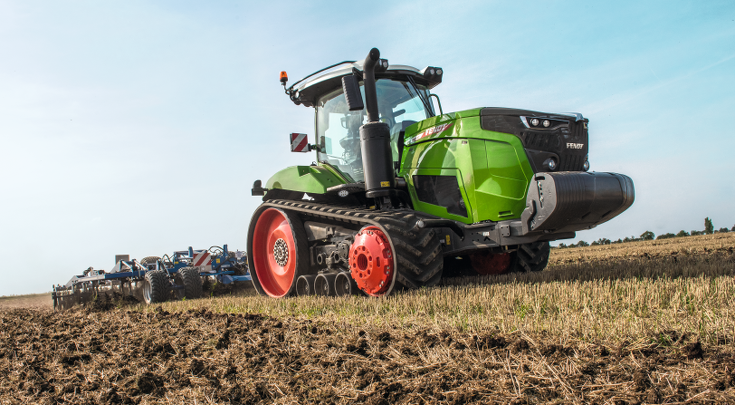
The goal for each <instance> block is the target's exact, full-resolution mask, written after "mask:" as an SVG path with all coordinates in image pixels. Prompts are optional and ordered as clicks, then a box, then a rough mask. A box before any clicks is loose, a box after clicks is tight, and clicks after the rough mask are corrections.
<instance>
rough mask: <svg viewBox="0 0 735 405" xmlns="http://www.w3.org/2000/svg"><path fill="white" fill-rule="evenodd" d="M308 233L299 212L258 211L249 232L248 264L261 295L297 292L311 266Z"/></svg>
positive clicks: (283, 295)
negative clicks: (303, 276) (297, 286)
mask: <svg viewBox="0 0 735 405" xmlns="http://www.w3.org/2000/svg"><path fill="white" fill-rule="evenodd" d="M307 243H308V242H307V238H306V232H305V231H304V227H303V224H302V222H301V220H300V219H299V218H298V216H296V215H295V214H293V213H291V212H288V211H284V210H281V209H278V208H268V207H266V208H261V209H259V210H257V211H256V212H255V214H254V215H253V219H252V220H251V221H250V229H249V231H248V263H250V265H251V273H250V275H251V277H252V279H253V286H255V289H256V290H257V291H258V293H260V294H265V295H269V296H271V297H275V298H280V297H287V296H291V295H293V294H294V293H295V291H296V280H297V279H298V278H299V276H301V275H302V274H305V273H306V271H307V270H308V268H309V250H308V246H307Z"/></svg>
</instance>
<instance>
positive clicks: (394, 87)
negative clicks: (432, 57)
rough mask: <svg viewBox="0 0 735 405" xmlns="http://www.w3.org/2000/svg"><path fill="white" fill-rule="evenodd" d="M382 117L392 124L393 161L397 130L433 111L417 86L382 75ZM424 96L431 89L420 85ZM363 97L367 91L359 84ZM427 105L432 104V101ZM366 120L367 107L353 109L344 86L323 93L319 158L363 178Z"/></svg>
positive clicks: (318, 121)
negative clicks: (362, 129) (362, 139)
mask: <svg viewBox="0 0 735 405" xmlns="http://www.w3.org/2000/svg"><path fill="white" fill-rule="evenodd" d="M376 87H377V94H378V111H379V113H380V121H381V122H385V123H387V124H388V126H389V127H390V135H391V145H392V150H393V161H397V160H398V149H397V147H396V142H397V140H398V134H399V133H400V132H401V130H403V129H405V128H406V127H407V126H409V125H411V124H413V123H415V122H418V121H421V120H425V119H426V118H429V117H431V116H433V115H434V112H433V111H427V107H425V106H424V104H423V102H422V101H421V98H420V97H419V96H418V94H417V93H416V90H415V88H414V87H413V85H412V84H410V83H408V82H400V81H396V80H388V79H382V80H378V81H376ZM417 87H418V91H420V92H421V93H422V95H423V96H424V99H426V100H428V96H429V91H428V90H427V89H426V88H425V87H423V86H420V85H419V86H417ZM360 92H361V93H362V97H363V100H364V99H365V91H364V88H363V86H362V83H361V84H360ZM428 108H431V104H429V106H428ZM366 120H367V112H366V110H362V111H350V110H349V109H348V108H347V101H346V100H345V96H344V93H343V92H342V89H338V90H335V91H334V92H332V93H329V94H326V95H324V96H322V97H321V98H320V99H319V101H318V103H317V106H316V133H317V139H318V142H319V146H320V149H321V150H320V151H319V153H318V159H319V161H320V162H324V163H329V164H330V165H332V166H334V167H336V168H338V169H339V170H340V171H341V172H342V173H344V174H347V175H349V176H350V177H352V179H353V181H355V182H360V181H364V179H365V178H364V175H363V169H362V155H361V153H360V132H359V130H360V126H361V125H362V124H364V123H365V122H366Z"/></svg>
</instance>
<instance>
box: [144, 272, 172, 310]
mask: <svg viewBox="0 0 735 405" xmlns="http://www.w3.org/2000/svg"><path fill="white" fill-rule="evenodd" d="M170 290H171V283H169V281H168V273H166V272H165V271H163V270H153V271H149V272H148V273H145V282H144V283H143V300H145V303H146V304H149V305H150V304H155V303H156V302H164V301H166V300H167V299H168V295H169V292H170Z"/></svg>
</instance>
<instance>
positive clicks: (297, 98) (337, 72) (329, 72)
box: [287, 61, 441, 107]
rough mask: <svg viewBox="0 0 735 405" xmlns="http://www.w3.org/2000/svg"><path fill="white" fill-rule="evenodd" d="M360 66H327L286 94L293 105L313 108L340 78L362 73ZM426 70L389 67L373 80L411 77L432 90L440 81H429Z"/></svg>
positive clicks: (350, 63)
mask: <svg viewBox="0 0 735 405" xmlns="http://www.w3.org/2000/svg"><path fill="white" fill-rule="evenodd" d="M362 65H363V62H362V61H360V62H355V61H345V62H340V63H337V64H334V65H332V66H328V67H326V68H324V69H322V70H320V71H317V72H315V73H312V74H311V75H309V76H306V77H305V78H303V79H301V80H299V81H297V82H296V83H294V84H293V85H291V87H289V88H288V90H287V93H288V94H289V95H290V97H291V100H292V101H293V102H294V103H295V104H297V105H298V104H302V105H304V106H305V107H313V106H314V105H315V104H316V102H317V99H318V98H319V97H321V96H322V95H324V94H327V93H330V92H332V91H334V90H336V89H338V88H341V87H342V77H343V76H347V75H349V74H352V72H353V69H355V70H357V71H358V72H360V73H362ZM426 69H427V68H424V69H422V70H418V69H416V68H415V67H412V66H407V65H389V66H388V69H386V70H384V71H382V72H379V71H376V72H375V79H376V80H379V79H394V80H404V81H406V80H408V76H411V77H412V78H413V80H414V81H415V82H416V84H421V85H424V86H426V87H427V88H429V89H432V88H434V87H436V86H437V85H438V84H439V83H441V79H440V80H438V81H437V80H433V81H429V80H428V79H427V78H426V77H425V75H424V71H425V70H426Z"/></svg>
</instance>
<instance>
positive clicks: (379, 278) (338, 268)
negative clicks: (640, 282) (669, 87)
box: [247, 49, 634, 297]
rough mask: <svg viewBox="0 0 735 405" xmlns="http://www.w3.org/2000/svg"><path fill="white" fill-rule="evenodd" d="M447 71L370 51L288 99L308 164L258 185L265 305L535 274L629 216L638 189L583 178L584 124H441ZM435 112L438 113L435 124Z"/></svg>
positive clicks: (454, 117) (251, 237) (256, 239)
mask: <svg viewBox="0 0 735 405" xmlns="http://www.w3.org/2000/svg"><path fill="white" fill-rule="evenodd" d="M443 73H444V72H443V70H442V69H441V68H439V67H431V66H430V67H427V68H425V69H422V70H418V69H416V68H413V67H410V66H404V65H389V64H388V61H387V60H385V59H381V58H380V52H379V51H378V50H377V49H372V50H371V51H370V53H369V54H368V56H367V58H366V59H365V60H364V61H363V62H342V63H339V64H336V65H332V66H329V67H327V68H325V69H322V70H320V71H318V72H315V73H313V74H311V75H309V76H307V77H306V78H304V79H302V80H300V81H298V82H296V83H294V84H293V85H291V86H290V87H286V86H287V84H286V83H287V81H288V77H287V76H286V73H285V72H282V73H281V83H282V84H283V87H284V89H285V90H286V94H287V95H288V96H289V97H290V99H291V100H292V101H293V102H294V103H295V104H296V105H303V106H306V107H314V109H315V110H316V117H315V121H316V123H315V124H316V125H315V126H316V129H315V131H316V142H315V143H314V144H310V143H308V140H307V136H306V135H305V134H290V141H291V149H292V151H294V152H307V151H312V150H313V151H316V157H317V161H316V163H313V164H312V165H311V166H292V167H288V168H285V169H283V170H281V171H279V172H278V173H276V174H275V175H273V177H271V178H270V179H269V180H268V181H267V182H266V184H265V186H263V184H262V182H261V181H260V180H257V181H255V184H254V185H253V189H252V193H253V195H258V196H263V204H262V205H260V206H259V207H258V209H257V210H256V211H255V213H254V214H253V217H252V220H251V222H250V227H249V230H248V242H247V243H248V250H247V251H248V260H249V263H250V265H251V266H252V272H251V273H252V278H253V284H254V285H255V288H256V289H257V291H258V292H260V293H261V294H267V295H269V296H271V297H285V296H290V295H294V294H310V293H318V294H326V295H343V294H354V293H358V292H361V293H364V294H367V295H370V296H384V295H388V294H391V293H392V292H393V291H397V290H403V289H415V288H421V287H430V286H433V285H436V284H437V283H438V282H439V280H440V279H441V278H442V276H443V275H448V274H449V273H450V272H452V271H453V267H454V266H455V265H456V264H457V263H459V262H460V260H457V259H462V260H461V262H462V263H465V264H467V266H466V268H467V269H470V271H471V272H473V274H481V275H488V274H500V273H505V272H512V271H540V270H543V269H544V267H546V264H547V262H548V258H549V241H553V240H558V239H566V238H573V237H574V236H575V232H576V231H579V230H583V229H589V228H592V227H594V226H596V225H598V224H601V223H603V222H606V221H608V220H610V219H612V218H613V217H615V216H617V215H618V214H620V213H621V212H623V211H624V210H626V209H627V208H628V207H630V206H631V204H633V200H634V188H633V182H632V180H631V179H630V178H629V177H627V176H624V175H621V174H615V173H599V172H589V171H588V170H589V161H588V160H587V156H588V155H587V148H588V135H587V123H588V120H587V119H585V118H584V117H583V116H582V115H581V114H578V113H554V114H552V113H543V112H537V111H527V110H519V109H512V108H477V109H473V110H466V111H459V112H454V113H444V112H443V111H442V108H441V103H440V102H439V98H438V97H437V96H436V95H435V94H432V93H431V90H432V89H433V88H434V87H436V86H437V85H439V84H440V83H441V81H442V77H443ZM437 109H438V110H439V111H437Z"/></svg>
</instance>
